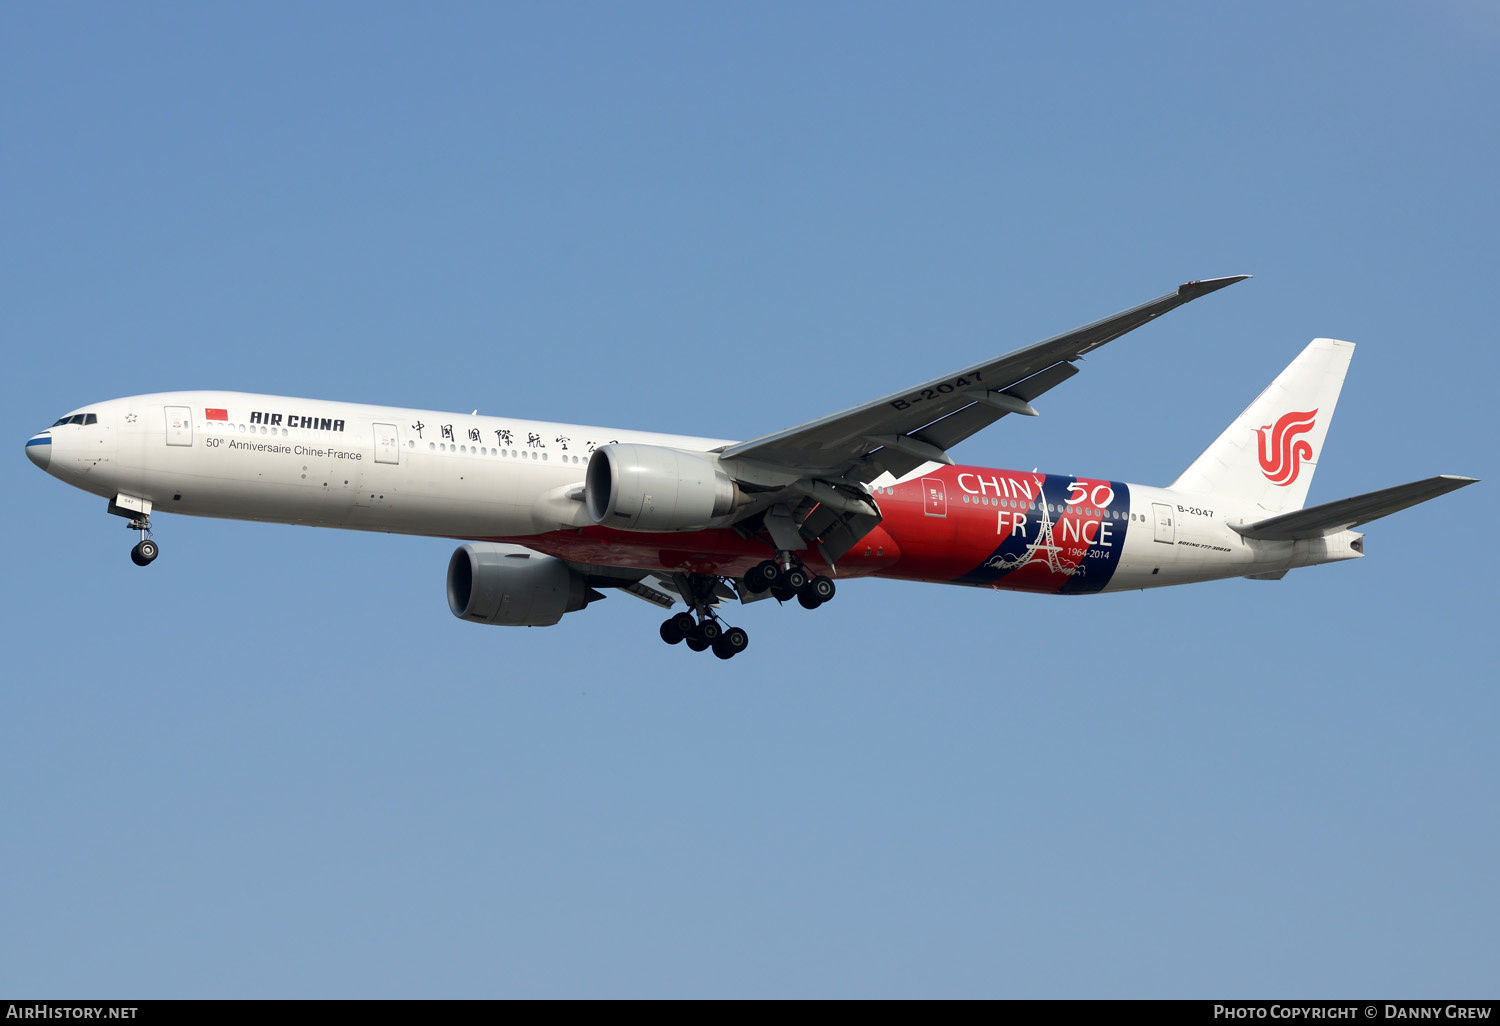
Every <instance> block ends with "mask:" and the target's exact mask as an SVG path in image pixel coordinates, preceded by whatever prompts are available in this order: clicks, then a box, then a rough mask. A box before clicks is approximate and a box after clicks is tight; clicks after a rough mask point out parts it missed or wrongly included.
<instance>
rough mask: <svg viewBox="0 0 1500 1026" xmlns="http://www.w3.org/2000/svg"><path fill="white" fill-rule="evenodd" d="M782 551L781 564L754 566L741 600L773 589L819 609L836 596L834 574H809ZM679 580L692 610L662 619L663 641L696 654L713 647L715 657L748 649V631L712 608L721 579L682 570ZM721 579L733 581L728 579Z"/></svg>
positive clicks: (782, 597)
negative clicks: (727, 623) (728, 624)
mask: <svg viewBox="0 0 1500 1026" xmlns="http://www.w3.org/2000/svg"><path fill="white" fill-rule="evenodd" d="M780 555H781V560H782V561H781V562H777V561H776V560H774V559H767V560H765V561H764V562H761V563H757V564H756V565H755V566H753V567H751V568H750V570H749V572H748V573H746V574H745V580H744V585H743V587H740V588H739V590H740V591H741V598H743V597H744V595H743V593H744V592H745V591H752V592H762V591H769V592H770V593H771V594H772V595H774V596H775V597H776V598H777V600H779V601H781V602H790V601H791V600H792V599H793V598H795V599H796V600H797V601H798V602H799V603H800V604H801V605H802V608H804V609H817V608H818V607H819V606H821V605H822V604H823V603H824V602H827V601H828V600H829V599H831V598H833V593H834V592H835V591H836V590H837V589H836V588H835V587H834V584H833V580H832V579H831V578H828V577H823V576H820V575H814V574H812V573H810V572H809V571H808V569H807V567H805V566H803V565H802V562H801V561H800V560H798V559H797V558H796V556H794V555H792V554H791V553H790V552H783V553H781V554H780ZM676 579H677V582H678V590H679V591H680V592H681V593H682V597H683V599H684V600H686V601H687V604H688V606H689V607H690V609H691V611H689V612H682V613H677V614H676V615H675V616H670V617H668V618H667V619H665V620H663V621H662V625H661V640H663V641H665V642H666V643H667V644H668V645H676V644H679V643H681V642H684V641H685V642H687V647H688V648H690V649H692V650H693V651H694V652H705V651H707V650H708V649H713V650H714V655H716V656H718V657H719V658H720V659H733V658H734V657H735V656H737V655H739V654H740V653H741V652H743V651H745V649H746V647H748V646H749V644H750V635H749V634H747V633H746V632H745V629H744V628H743V627H726V626H725V625H724V623H723V622H722V621H721V620H720V619H719V616H718V614H717V613H715V612H714V603H715V601H716V599H715V597H714V592H715V589H717V588H718V585H719V581H720V578H718V577H714V576H710V575H708V574H679V575H677V576H676ZM723 580H724V581H725V582H726V583H731V584H732V583H733V582H732V581H730V580H729V578H724V579H723ZM721 595H722V593H721Z"/></svg>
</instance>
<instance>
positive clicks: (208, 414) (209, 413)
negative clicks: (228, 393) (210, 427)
mask: <svg viewBox="0 0 1500 1026" xmlns="http://www.w3.org/2000/svg"><path fill="white" fill-rule="evenodd" d="M203 416H204V417H205V418H206V419H208V420H228V419H229V411H228V410H204V411H203Z"/></svg>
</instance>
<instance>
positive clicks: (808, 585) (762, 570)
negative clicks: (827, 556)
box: [745, 553, 838, 609]
mask: <svg viewBox="0 0 1500 1026" xmlns="http://www.w3.org/2000/svg"><path fill="white" fill-rule="evenodd" d="M783 559H785V561H786V565H785V566H784V567H783V565H782V564H781V563H778V562H776V560H774V559H768V560H766V561H764V562H762V563H757V564H756V565H755V566H753V567H751V568H750V570H749V572H748V573H746V574H745V587H747V588H749V589H750V590H751V591H767V590H769V591H770V592H771V594H772V595H773V596H775V597H776V599H777V601H780V602H790V601H791V600H792V599H793V598H795V599H796V600H797V602H798V603H799V604H800V605H801V606H802V608H803V609H817V608H818V607H819V606H821V605H822V604H823V603H824V602H827V601H828V600H829V599H831V598H833V594H834V592H835V591H837V590H838V589H837V588H835V587H834V584H833V579H832V578H831V577H822V576H814V575H813V574H812V573H810V572H809V571H808V569H807V567H805V566H803V565H802V564H801V563H800V562H796V561H795V560H794V557H792V555H791V554H790V553H783Z"/></svg>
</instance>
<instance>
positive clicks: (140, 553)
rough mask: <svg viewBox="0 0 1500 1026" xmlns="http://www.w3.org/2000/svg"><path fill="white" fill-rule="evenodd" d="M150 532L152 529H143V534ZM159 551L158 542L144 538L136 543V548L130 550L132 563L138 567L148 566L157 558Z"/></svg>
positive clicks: (132, 525)
mask: <svg viewBox="0 0 1500 1026" xmlns="http://www.w3.org/2000/svg"><path fill="white" fill-rule="evenodd" d="M130 526H131V527H134V526H135V525H134V524H131V525H130ZM149 530H150V528H142V529H141V533H142V534H145V533H146V532H147V531H149ZM158 551H160V550H158V549H157V547H156V542H154V541H152V540H151V539H150V538H142V539H141V540H140V541H138V542H136V543H135V548H133V549H131V550H130V561H131V562H132V563H134V564H135V565H136V566H146V565H147V564H149V563H150V562H151V561H152V560H153V559H155V558H156V554H157V552H158Z"/></svg>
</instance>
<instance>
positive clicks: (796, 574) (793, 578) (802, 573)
mask: <svg viewBox="0 0 1500 1026" xmlns="http://www.w3.org/2000/svg"><path fill="white" fill-rule="evenodd" d="M781 580H782V583H783V584H785V585H786V588H787V590H788V591H790V592H792V593H793V594H796V593H797V592H799V591H801V590H802V589H803V588H805V587H807V580H808V574H807V571H806V570H804V569H802V568H801V567H800V566H794V567H792V568H791V569H790V570H788V571H787V572H786V573H785V574H783V575H782V578H781Z"/></svg>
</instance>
